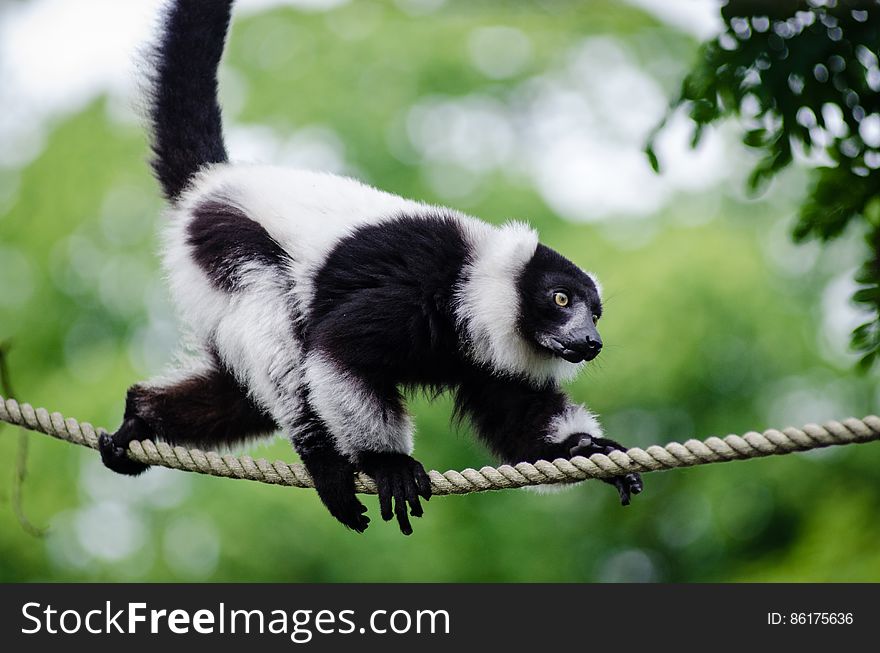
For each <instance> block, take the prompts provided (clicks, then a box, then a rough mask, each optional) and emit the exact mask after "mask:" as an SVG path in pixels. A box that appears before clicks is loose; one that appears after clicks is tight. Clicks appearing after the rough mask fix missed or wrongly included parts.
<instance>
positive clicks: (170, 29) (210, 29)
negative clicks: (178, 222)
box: [149, 0, 233, 201]
mask: <svg viewBox="0 0 880 653" xmlns="http://www.w3.org/2000/svg"><path fill="white" fill-rule="evenodd" d="M232 4H233V0H171V2H170V3H169V5H168V9H167V13H166V15H165V18H164V21H163V25H162V31H161V34H160V36H159V39H158V42H157V43H156V45H155V48H154V50H153V53H152V59H153V63H154V72H153V78H152V80H151V81H152V87H151V91H150V98H149V117H150V122H151V126H152V143H151V146H152V150H153V155H154V156H153V160H152V166H153V172H154V173H155V175H156V178H157V179H158V180H159V183H160V184H162V191H163V192H164V194H165V197H166V198H167V199H168V200H170V201H174V200H176V199H177V198H178V197H180V194H181V193H182V192H183V191H184V190H185V189H186V186H187V185H188V183H189V182H190V180H191V179H192V177H193V175H195V174H196V173H197V172H198V171H199V170H200V169H201V168H202V167H204V166H206V165H208V164H211V163H222V162H224V161H226V160H227V155H226V147H225V146H224V144H223V125H222V122H221V116H220V106H219V104H218V102H217V67H218V65H219V64H220V57H221V55H222V54H223V46H224V43H225V41H226V33H227V31H228V29H229V21H230V18H231V14H232Z"/></svg>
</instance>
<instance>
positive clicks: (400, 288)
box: [307, 214, 468, 388]
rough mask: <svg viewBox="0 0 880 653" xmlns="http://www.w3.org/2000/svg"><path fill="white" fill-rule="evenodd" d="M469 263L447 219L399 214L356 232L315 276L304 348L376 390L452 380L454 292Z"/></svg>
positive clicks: (456, 353)
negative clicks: (319, 353)
mask: <svg viewBox="0 0 880 653" xmlns="http://www.w3.org/2000/svg"><path fill="white" fill-rule="evenodd" d="M467 257H468V247H467V245H466V244H465V241H464V238H463V236H462V233H461V229H460V226H459V224H458V222H457V221H456V220H455V219H454V218H452V217H450V216H445V215H442V214H438V215H431V216H419V217H412V216H401V217H398V218H396V219H394V220H389V221H387V222H382V223H380V224H376V225H368V226H364V227H361V228H359V229H357V230H356V231H355V232H354V233H352V234H351V235H350V236H349V237H347V238H344V239H343V240H341V241H340V242H339V243H338V244H337V245H336V247H335V248H334V249H333V250H332V251H331V252H330V254H329V256H328V257H327V259H326V260H325V262H324V265H323V266H322V268H321V270H320V271H319V272H318V275H317V276H316V278H315V295H314V299H313V303H312V317H311V327H310V333H309V334H308V336H307V338H308V341H309V346H310V347H312V346H317V347H319V348H321V349H322V350H324V351H327V352H329V353H331V354H332V355H333V357H334V359H336V360H339V361H344V362H345V363H346V364H347V365H349V366H351V367H352V368H353V369H356V370H358V371H359V372H362V373H366V374H368V375H370V376H371V377H372V378H373V379H374V381H375V382H376V385H377V386H380V387H381V386H386V385H388V386H391V385H395V384H398V383H400V384H403V385H404V386H410V385H413V384H418V385H420V386H422V385H428V386H433V387H435V388H436V387H438V386H444V385H446V383H447V382H448V381H450V380H452V381H457V376H458V374H459V370H460V366H461V364H462V360H461V347H460V346H459V334H458V331H457V329H456V326H455V317H454V314H453V310H454V309H453V297H452V294H453V290H454V287H455V284H456V282H457V280H458V278H459V275H460V274H461V271H462V268H463V267H464V265H465V263H466V260H467Z"/></svg>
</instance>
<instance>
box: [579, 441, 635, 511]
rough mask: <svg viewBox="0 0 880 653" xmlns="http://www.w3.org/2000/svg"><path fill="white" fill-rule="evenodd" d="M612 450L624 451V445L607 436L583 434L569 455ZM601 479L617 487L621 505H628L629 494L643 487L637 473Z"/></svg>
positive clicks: (587, 455)
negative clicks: (599, 436)
mask: <svg viewBox="0 0 880 653" xmlns="http://www.w3.org/2000/svg"><path fill="white" fill-rule="evenodd" d="M612 451H626V447H624V446H623V445H621V444H619V443H617V442H615V441H614V440H609V439H608V438H596V437H593V436H590V435H586V434H583V435H581V436H580V439H579V440H578V443H577V444H576V445H575V446H573V447H572V448H571V455H572V456H586V457H588V458H589V457H590V456H592V455H593V454H594V453H601V454H604V455H606V456H607V455H608V454H609V453H611V452H612ZM602 480H603V481H605V482H606V483H608V484H609V485H613V486H614V487H616V488H617V492H618V494H620V505H622V506H628V505H629V502H630V498H631V497H630V495H634V494H638V493H639V492H641V491H642V490H643V489H644V485H643V484H642V477H641V475H639V474H634V473H633V474H624V475H623V476H612V477H611V478H603V479H602Z"/></svg>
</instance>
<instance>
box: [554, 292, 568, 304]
mask: <svg viewBox="0 0 880 653" xmlns="http://www.w3.org/2000/svg"><path fill="white" fill-rule="evenodd" d="M553 301H554V302H556V305H557V306H568V295H566V294H565V293H564V292H558V293H554V294H553Z"/></svg>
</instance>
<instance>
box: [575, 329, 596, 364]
mask: <svg viewBox="0 0 880 653" xmlns="http://www.w3.org/2000/svg"><path fill="white" fill-rule="evenodd" d="M570 348H571V349H572V350H574V351H576V352H577V353H579V354H580V355H581V356H583V357H584V360H588V361H591V360H593V359H594V358H596V356H598V355H599V352H600V351H602V338H600V337H599V334H598V333H591V334H586V335H584V336H582V337H581V338H579V339H578V340H577V342H573V343H571V345H570Z"/></svg>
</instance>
